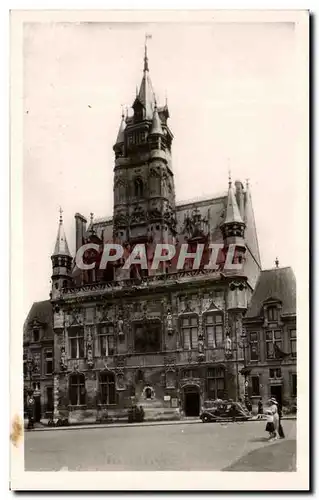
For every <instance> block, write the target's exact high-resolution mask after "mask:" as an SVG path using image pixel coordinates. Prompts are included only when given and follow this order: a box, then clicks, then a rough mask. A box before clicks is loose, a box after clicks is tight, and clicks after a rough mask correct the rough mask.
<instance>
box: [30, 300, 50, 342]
mask: <svg viewBox="0 0 319 500" xmlns="http://www.w3.org/2000/svg"><path fill="white" fill-rule="evenodd" d="M33 321H37V322H39V323H41V324H42V325H43V330H44V337H45V338H46V339H49V338H52V339H53V312H52V304H51V302H50V300H42V301H41V302H34V303H33V304H32V306H31V309H30V311H29V314H28V316H27V319H26V320H25V322H24V325H23V336H24V337H25V336H26V335H27V332H28V330H29V329H30V328H31V326H32V323H33Z"/></svg>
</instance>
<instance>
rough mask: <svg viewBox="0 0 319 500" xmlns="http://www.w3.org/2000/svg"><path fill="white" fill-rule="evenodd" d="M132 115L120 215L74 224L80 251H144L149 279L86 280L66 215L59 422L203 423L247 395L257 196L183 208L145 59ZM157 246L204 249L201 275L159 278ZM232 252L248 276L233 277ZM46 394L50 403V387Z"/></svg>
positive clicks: (58, 275)
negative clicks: (182, 419)
mask: <svg viewBox="0 0 319 500" xmlns="http://www.w3.org/2000/svg"><path fill="white" fill-rule="evenodd" d="M132 107H133V111H134V114H133V116H127V117H126V118H124V116H122V120H121V124H120V129H119V132H118V135H117V139H116V143H115V145H114V148H113V149H114V152H115V167H114V210H113V217H107V218H104V219H99V220H94V217H93V214H91V220H90V223H89V224H88V225H87V220H86V219H85V217H84V216H83V215H81V214H76V215H75V240H76V251H77V250H78V249H79V248H80V247H81V246H82V245H83V244H87V243H91V244H96V245H98V248H99V249H100V250H99V252H102V249H103V245H104V244H105V243H108V242H114V243H121V244H122V245H123V246H124V247H126V248H130V249H131V250H132V248H134V246H135V245H137V244H141V243H142V244H145V245H147V259H148V269H141V268H140V266H138V265H135V266H133V267H132V268H131V269H128V270H124V269H122V268H121V267H122V264H123V263H121V266H119V265H118V263H114V265H111V264H108V266H107V267H106V269H105V270H100V269H98V268H94V269H90V270H88V271H82V270H80V269H79V268H77V266H76V265H75V260H74V256H71V254H70V251H69V248H68V244H67V241H66V237H65V234H64V229H63V221H62V215H61V217H60V222H59V229H58V235H57V240H56V244H55V249H54V253H53V255H52V257H51V260H52V268H53V273H52V292H51V305H52V312H53V330H54V356H53V357H54V391H53V394H54V396H53V399H54V401H53V405H54V416H55V418H58V416H59V415H62V414H64V413H65V412H68V413H69V417H70V420H71V421H72V419H74V420H76V419H82V420H83V419H84V418H93V419H94V418H97V414H98V413H99V411H98V410H101V409H107V411H108V413H109V415H111V416H113V417H115V418H116V417H120V416H121V415H124V414H125V412H126V409H127V408H128V407H129V406H130V405H131V404H132V401H134V402H136V403H137V404H138V405H143V407H144V410H145V416H146V418H158V417H162V418H172V417H173V416H175V417H178V416H180V415H183V414H185V415H194V416H195V415H198V414H199V411H200V406H201V405H202V404H203V402H204V401H205V400H208V399H215V398H233V399H237V398H239V397H242V398H243V397H244V391H245V385H244V377H242V376H241V375H240V376H239V375H238V374H239V371H240V370H241V369H242V368H245V365H246V359H245V354H246V350H245V348H244V344H243V337H242V335H243V332H244V329H243V317H244V315H245V313H246V311H247V307H248V304H249V302H250V300H251V296H252V294H253V290H254V288H255V285H256V282H257V280H258V277H259V274H260V270H261V264H260V256H259V250H258V240H257V234H256V228H255V221H254V214H253V208H252V200H251V194H250V191H249V186H248V184H247V185H246V187H245V188H244V186H243V184H242V183H241V182H240V181H236V182H235V189H233V187H232V183H231V181H229V186H228V191H226V192H225V193H223V194H222V195H220V196H216V197H213V198H211V199H206V200H197V201H192V202H189V203H183V204H176V201H175V186H174V173H173V167H172V162H171V149H172V142H173V134H172V132H171V130H170V129H169V127H168V124H167V120H168V118H169V111H168V107H167V104H166V105H165V106H164V107H158V106H157V104H156V101H155V96H154V92H153V89H152V84H151V81H150V76H149V68H148V58H147V53H146V49H145V57H144V72H143V78H142V83H141V86H140V90H139V93H138V95H137V96H136V99H135V101H134V103H133V106H132ZM195 175H196V174H195ZM156 243H170V244H172V245H174V246H176V247H178V246H180V245H181V244H182V243H187V244H188V249H189V251H195V248H196V245H197V244H198V243H202V244H203V245H204V252H203V258H202V261H201V265H200V267H199V269H197V270H191V265H190V262H191V263H192V261H190V260H188V261H186V262H185V265H184V268H183V269H182V270H178V269H177V268H176V260H175V261H174V259H173V260H172V262H170V264H169V265H168V263H163V265H162V267H161V268H160V269H158V270H153V269H152V268H151V262H152V258H153V253H154V246H155V244H156ZM211 243H219V244H221V245H222V246H223V248H221V250H220V251H219V253H218V259H217V264H218V268H217V269H215V270H213V269H204V264H205V263H207V262H208V260H209V245H210V244H211ZM230 245H234V246H235V256H234V261H233V262H234V263H237V264H240V265H241V269H240V270H229V269H226V267H225V258H226V254H227V250H228V248H229V246H230ZM93 254H94V252H93ZM99 255H100V253H99ZM85 259H86V262H91V261H92V253H91V254H90V253H89V252H87V253H86V254H85ZM90 259H91V260H90ZM262 276H263V274H262ZM276 298H278V299H280V297H277V296H276ZM281 300H283V298H281ZM44 303H45V304H48V308H49V304H50V303H49V302H48V301H45V302H44ZM44 303H39V304H44ZM35 306H36V304H35V305H34V307H35ZM50 307H51V306H50ZM249 310H250V309H249ZM31 311H32V310H31ZM50 311H51V310H50ZM30 314H31V313H30ZM50 314H51V312H50ZM48 317H49V316H48ZM40 321H41V319H40ZM247 328H248V326H247ZM30 331H32V328H31V330H30ZM35 346H36V347H37V349H41V347H40V345H39V344H36V345H35ZM30 348H31V344H30ZM42 350H43V348H42ZM276 367H277V365H276ZM265 369H266V368H265ZM256 370H257V371H256V373H258V374H259V373H261V370H262V368H261V366H258V369H257V368H256ZM258 370H259V371H258ZM263 373H264V372H263ZM252 380H253V379H252ZM254 383H255V382H254ZM40 391H41V393H42V394H43V401H44V404H45V401H46V399H45V398H46V395H45V394H46V393H45V391H46V389H45V386H44V385H43V388H42V386H40Z"/></svg>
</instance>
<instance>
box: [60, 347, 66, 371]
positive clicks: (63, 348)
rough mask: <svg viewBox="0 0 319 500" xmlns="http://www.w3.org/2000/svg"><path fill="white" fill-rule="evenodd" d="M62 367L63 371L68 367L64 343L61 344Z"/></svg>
mask: <svg viewBox="0 0 319 500" xmlns="http://www.w3.org/2000/svg"><path fill="white" fill-rule="evenodd" d="M60 368H61V371H66V370H67V368H68V366H67V362H66V352H65V345H64V344H63V345H62V346H61V355H60Z"/></svg>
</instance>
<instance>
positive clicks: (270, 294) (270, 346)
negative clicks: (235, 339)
mask: <svg viewBox="0 0 319 500" xmlns="http://www.w3.org/2000/svg"><path fill="white" fill-rule="evenodd" d="M276 265H277V266H278V261H277V262H276ZM244 325H245V327H246V333H247V340H248V342H249V346H248V349H247V351H248V359H247V367H249V368H250V369H251V372H250V391H249V392H250V395H251V397H252V400H253V401H255V403H256V402H257V401H258V400H259V399H260V397H262V398H263V400H267V399H268V398H269V397H271V396H274V397H275V398H276V399H277V401H279V402H280V403H282V404H283V405H284V406H291V405H293V404H295V403H296V398H297V330H296V279H295V276H294V273H293V271H292V269H291V268H290V267H283V268H279V267H276V268H275V269H269V270H266V271H262V272H261V273H260V276H259V280H258V282H257V285H256V288H255V291H254V294H253V296H252V300H251V303H250V305H249V308H248V311H247V314H246V317H245V320H244Z"/></svg>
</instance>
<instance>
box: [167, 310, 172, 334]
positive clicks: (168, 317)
mask: <svg viewBox="0 0 319 500" xmlns="http://www.w3.org/2000/svg"><path fill="white" fill-rule="evenodd" d="M167 330H168V331H169V332H170V331H172V330H173V316H172V314H171V311H168V313H167Z"/></svg>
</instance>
